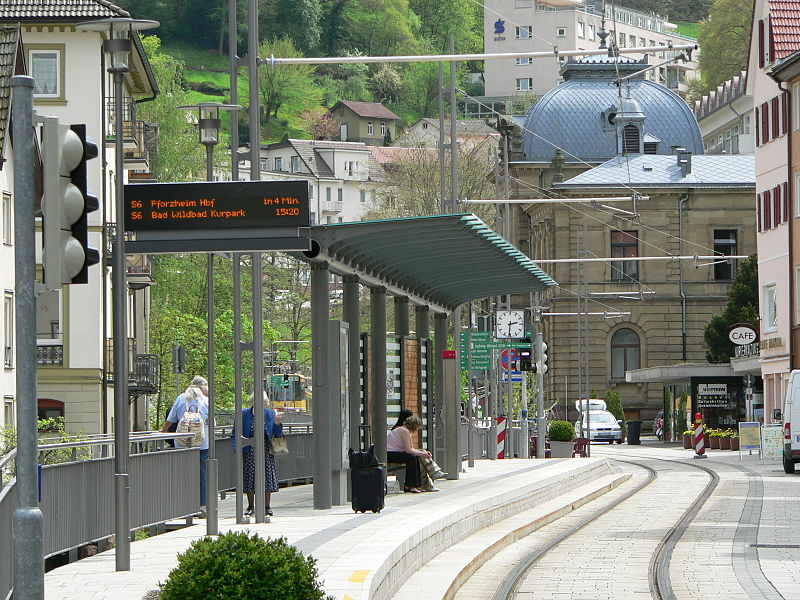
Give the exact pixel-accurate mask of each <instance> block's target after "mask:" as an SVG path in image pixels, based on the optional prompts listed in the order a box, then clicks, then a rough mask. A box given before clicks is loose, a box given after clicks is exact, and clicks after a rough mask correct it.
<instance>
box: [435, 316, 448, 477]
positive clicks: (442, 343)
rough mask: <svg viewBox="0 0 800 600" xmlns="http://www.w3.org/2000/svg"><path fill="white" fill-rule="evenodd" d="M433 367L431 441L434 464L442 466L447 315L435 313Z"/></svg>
mask: <svg viewBox="0 0 800 600" xmlns="http://www.w3.org/2000/svg"><path fill="white" fill-rule="evenodd" d="M433 335H434V339H433V355H434V359H433V366H434V370H433V372H434V373H435V376H436V380H435V382H434V391H435V394H436V395H435V398H434V400H435V403H434V409H433V439H434V443H433V446H434V451H435V453H436V462H438V463H439V464H443V462H444V459H445V458H446V457H445V445H444V435H445V431H446V425H445V423H444V410H445V408H444V406H445V403H446V398H445V393H444V390H445V383H444V380H445V373H444V359H443V356H444V351H445V350H446V349H447V315H446V314H445V313H438V312H437V313H436V314H435V315H434V317H433Z"/></svg>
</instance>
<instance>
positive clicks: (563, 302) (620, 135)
mask: <svg viewBox="0 0 800 600" xmlns="http://www.w3.org/2000/svg"><path fill="white" fill-rule="evenodd" d="M646 66H647V63H646V61H636V60H634V59H629V58H625V57H621V58H619V59H614V58H612V57H607V56H600V57H589V58H585V59H580V60H573V59H570V60H569V61H568V62H567V64H565V65H564V67H563V68H562V75H563V77H564V79H565V82H564V83H563V84H561V85H559V86H558V87H556V88H555V89H553V90H551V91H550V92H549V93H547V94H546V95H545V96H544V98H542V100H540V101H539V102H538V103H537V104H536V105H534V106H533V107H532V108H531V109H530V111H529V112H528V114H527V115H525V116H524V117H513V118H511V117H509V118H502V119H501V120H500V122H499V123H498V126H499V129H500V131H501V132H502V133H503V134H504V135H505V136H508V138H509V139H508V147H509V149H510V154H509V174H508V175H509V177H508V179H509V186H508V187H509V190H510V192H511V197H512V198H516V199H526V198H529V199H532V201H531V202H530V203H520V204H511V205H509V208H510V211H511V214H510V216H509V219H508V220H509V221H510V222H511V227H512V233H511V241H512V242H514V243H515V244H516V245H517V247H518V248H520V249H521V250H523V251H525V252H526V253H528V254H529V256H531V258H533V260H534V261H537V262H538V263H539V265H540V266H541V267H542V268H543V269H544V270H546V271H547V272H548V274H549V275H550V276H551V277H553V279H555V280H556V281H557V282H558V283H559V286H558V287H557V288H554V289H552V290H548V291H547V292H544V293H543V294H542V295H541V296H540V297H539V298H536V299H535V304H536V305H538V306H541V307H543V312H544V314H545V316H544V317H543V324H544V333H545V340H546V342H547V343H548V344H549V350H548V355H549V357H550V360H549V365H550V369H549V370H548V372H547V375H546V379H545V392H546V397H547V399H548V400H547V403H548V404H556V405H557V406H564V402H563V401H564V400H565V399H567V400H568V401H569V402H568V403H567V405H568V406H572V405H573V404H574V400H576V399H578V398H579V397H581V396H580V395H581V394H592V392H594V393H596V394H597V395H599V396H600V397H602V395H603V394H604V393H605V392H606V391H607V390H615V391H617V392H619V393H620V396H621V398H622V401H623V406H624V408H625V411H626V414H627V416H628V418H642V419H645V420H649V419H652V418H654V417H655V416H656V415H657V413H658V412H659V411H660V410H661V409H662V408H663V401H664V386H663V383H661V382H656V381H646V382H635V383H630V382H628V381H626V375H625V374H626V372H629V371H632V370H637V369H646V368H649V367H660V366H665V365H674V364H677V363H705V362H706V347H705V343H704V338H703V331H704V328H705V326H706V324H707V323H708V322H709V320H710V319H711V318H712V317H713V316H714V315H717V314H719V313H720V312H721V310H722V309H723V307H724V305H725V302H726V298H727V294H728V290H729V289H730V287H731V283H732V281H733V278H734V277H735V276H736V267H737V261H736V260H735V259H725V258H724V257H725V256H746V255H749V254H752V253H753V252H755V248H756V244H755V237H756V213H755V163H754V157H753V155H743V154H739V155H705V154H703V144H702V138H701V136H700V129H699V126H698V124H697V120H696V119H695V117H694V115H693V113H692V111H691V109H690V108H689V106H688V105H687V104H686V102H685V101H684V100H682V99H681V98H680V97H678V96H677V95H676V94H675V93H673V92H672V91H670V90H669V89H667V88H665V87H663V86H659V85H657V84H655V83H653V82H651V81H647V80H646V79H644V78H643V77H642V76H641V75H640V74H639V75H637V73H639V71H640V70H641V69H643V68H645V67H646ZM626 76H630V78H629V79H627V80H626V81H624V82H623V83H622V84H621V85H620V86H617V85H615V84H614V82H615V80H616V79H617V78H619V77H626ZM565 124H568V125H565ZM501 147H502V146H501ZM539 198H545V199H547V200H548V202H546V203H539V202H535V201H533V200H535V199H539ZM595 198H596V200H594V201H590V200H582V201H580V202H566V201H565V202H558V201H556V202H553V200H554V199H555V200H558V199H565V200H568V199H595ZM614 199H617V200H614ZM500 207H501V208H500V210H501V212H503V213H504V212H505V210H504V207H503V205H502V204H501V205H500ZM695 255H696V256H711V257H716V256H718V257H719V259H714V258H710V259H698V260H691V259H689V260H676V259H671V258H670V257H676V256H695ZM579 258H580V259H582V260H583V262H577V259H579ZM548 260H556V261H559V262H554V263H548V262H547V261H548ZM581 297H582V298H583V299H584V300H587V301H588V304H587V303H585V302H584V301H579V298H581ZM514 303H515V304H516V303H519V304H520V305H521V306H528V305H529V300H528V299H527V298H519V299H515V300H514ZM587 308H588V311H587ZM586 312H589V313H593V314H591V315H589V316H587V317H585V318H583V319H582V318H581V317H580V316H579V315H578V314H577V313H586ZM548 313H553V314H552V315H548ZM609 313H611V315H616V316H609ZM618 313H623V314H621V315H620V314H618ZM584 319H585V320H584ZM584 350H585V352H584ZM587 373H588V378H587ZM590 397H592V396H590ZM570 416H573V415H570Z"/></svg>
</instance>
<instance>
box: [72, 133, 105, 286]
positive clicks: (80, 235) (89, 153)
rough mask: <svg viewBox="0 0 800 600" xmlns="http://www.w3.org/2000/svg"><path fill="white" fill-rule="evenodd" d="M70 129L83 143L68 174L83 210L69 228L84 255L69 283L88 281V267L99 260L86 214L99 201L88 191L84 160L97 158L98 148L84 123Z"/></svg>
mask: <svg viewBox="0 0 800 600" xmlns="http://www.w3.org/2000/svg"><path fill="white" fill-rule="evenodd" d="M70 129H72V131H74V132H75V133H76V134H77V135H78V138H80V140H81V143H82V144H83V157H82V159H81V161H80V163H78V166H77V167H75V169H73V170H72V173H71V174H70V180H71V181H72V183H73V185H75V187H77V188H78V190H80V192H81V195H82V196H83V212H82V213H81V215H80V217H79V218H78V219H77V220H76V221H74V222H73V223H72V225H71V227H70V229H71V231H72V237H73V238H75V239H76V240H77V241H78V243H79V244H80V245H81V247H82V248H83V252H84V256H85V259H84V262H83V266H82V267H81V270H80V271H78V273H77V274H76V275H75V276H74V277H73V278H72V280H71V281H70V283H89V267H90V266H92V265H96V264H97V263H98V262H100V252H99V251H98V250H97V248H95V247H94V246H91V245H89V224H88V219H87V216H86V215H87V214H89V213H90V212H94V211H96V210H97V209H99V208H100V202H99V201H98V199H97V196H95V195H94V194H92V192H91V191H89V188H88V183H87V178H86V161H87V160H91V159H93V158H97V156H98V149H97V144H95V143H94V142H93V141H92V140H91V139H89V138H87V137H86V125H84V124H80V125H71V126H70Z"/></svg>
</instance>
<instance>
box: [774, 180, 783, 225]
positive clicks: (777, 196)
mask: <svg viewBox="0 0 800 600" xmlns="http://www.w3.org/2000/svg"><path fill="white" fill-rule="evenodd" d="M780 224H781V188H780V186H778V187H774V188H772V226H773V227H777V226H778V225H780Z"/></svg>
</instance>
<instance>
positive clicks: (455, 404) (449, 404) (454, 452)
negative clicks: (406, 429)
mask: <svg viewBox="0 0 800 600" xmlns="http://www.w3.org/2000/svg"><path fill="white" fill-rule="evenodd" d="M460 330H461V308H457V309H456V310H455V312H454V313H453V331H454V335H455V338H454V339H456V340H458V334H459V332H460ZM447 331H448V329H447V321H445V332H447ZM444 339H445V343H446V342H447V337H445V338H444ZM455 343H456V344H457V343H458V342H457V341H456V342H455ZM448 354H449V355H450V356H449V358H447V360H443V361H442V367H443V368H442V377H443V379H444V405H443V406H442V413H443V416H444V427H445V429H444V447H445V458H444V464H445V465H446V471H447V478H448V479H458V474H459V473H460V472H461V454H462V452H461V449H460V448H459V447H458V437H459V436H458V434H459V430H460V429H461V366H460V364H459V360H458V356H457V354H456V353H455V352H453V353H448Z"/></svg>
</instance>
